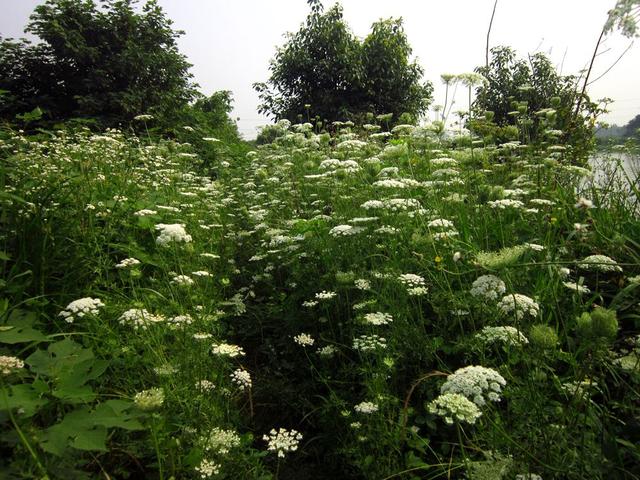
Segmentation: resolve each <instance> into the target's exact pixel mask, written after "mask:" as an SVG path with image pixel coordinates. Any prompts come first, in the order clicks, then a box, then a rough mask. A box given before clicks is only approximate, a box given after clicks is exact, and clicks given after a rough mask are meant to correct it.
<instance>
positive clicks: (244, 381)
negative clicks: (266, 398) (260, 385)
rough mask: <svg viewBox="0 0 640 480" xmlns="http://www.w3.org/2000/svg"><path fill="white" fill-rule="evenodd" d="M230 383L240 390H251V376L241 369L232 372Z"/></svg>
mask: <svg viewBox="0 0 640 480" xmlns="http://www.w3.org/2000/svg"><path fill="white" fill-rule="evenodd" d="M231 381H232V382H233V383H235V384H236V385H237V386H238V387H239V388H240V390H244V389H245V388H251V385H252V382H251V374H250V373H249V372H247V371H246V370H244V369H242V368H238V369H236V370H234V372H233V373H232V374H231Z"/></svg>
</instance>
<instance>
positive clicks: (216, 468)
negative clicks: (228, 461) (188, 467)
mask: <svg viewBox="0 0 640 480" xmlns="http://www.w3.org/2000/svg"><path fill="white" fill-rule="evenodd" d="M195 470H196V472H197V473H198V475H200V478H201V479H203V480H205V479H207V478H210V477H213V476H214V475H217V474H218V473H220V465H218V464H217V463H216V462H214V461H213V460H207V459H206V458H204V459H202V461H201V462H200V464H199V465H198V466H197V467H196V468H195Z"/></svg>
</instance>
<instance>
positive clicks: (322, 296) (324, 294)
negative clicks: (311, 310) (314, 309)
mask: <svg viewBox="0 0 640 480" xmlns="http://www.w3.org/2000/svg"><path fill="white" fill-rule="evenodd" d="M336 295H337V293H336V292H327V291H326V290H323V291H321V292H319V293H316V298H317V299H318V300H331V299H332V298H335V296H336Z"/></svg>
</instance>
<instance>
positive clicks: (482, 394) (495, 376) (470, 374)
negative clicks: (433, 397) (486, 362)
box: [440, 365, 507, 407]
mask: <svg viewBox="0 0 640 480" xmlns="http://www.w3.org/2000/svg"><path fill="white" fill-rule="evenodd" d="M506 384H507V382H506V381H505V379H504V378H503V377H502V376H501V375H500V374H499V373H498V372H496V371H495V370H493V369H491V368H485V367H481V366H476V365H471V366H469V367H464V368H460V369H458V370H456V371H455V372H454V373H452V374H451V375H449V376H448V377H447V381H446V382H445V383H444V384H443V385H442V387H441V388H440V392H441V393H442V394H445V393H460V394H462V395H464V396H465V397H467V398H468V399H469V400H471V401H473V403H475V404H476V405H478V406H479V407H482V406H483V405H485V404H486V403H487V400H490V401H493V402H498V401H500V393H502V387H503V386H505V385H506Z"/></svg>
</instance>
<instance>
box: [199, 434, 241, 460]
mask: <svg viewBox="0 0 640 480" xmlns="http://www.w3.org/2000/svg"><path fill="white" fill-rule="evenodd" d="M200 443H201V444H202V448H203V449H204V450H205V451H206V452H216V453H219V454H222V455H226V454H227V453H229V451H230V450H231V449H232V448H235V447H238V446H240V436H239V435H238V434H237V432H235V431H234V430H224V429H222V428H218V427H214V428H213V429H212V430H211V432H209V434H207V435H203V436H202V437H200Z"/></svg>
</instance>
